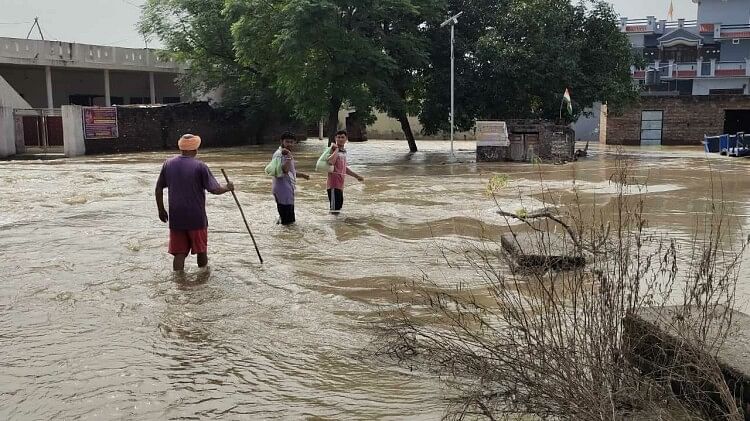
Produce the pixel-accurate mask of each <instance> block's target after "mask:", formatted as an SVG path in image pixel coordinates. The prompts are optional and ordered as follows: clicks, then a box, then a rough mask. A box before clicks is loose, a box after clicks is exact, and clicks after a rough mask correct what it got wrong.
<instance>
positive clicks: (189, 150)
mask: <svg viewBox="0 0 750 421" xmlns="http://www.w3.org/2000/svg"><path fill="white" fill-rule="evenodd" d="M200 144H201V138H200V137H199V136H195V135H192V134H186V135H183V136H182V137H181V138H180V140H179V142H178V146H179V147H180V151H181V155H178V156H175V157H174V158H170V159H168V160H167V161H166V162H164V165H163V166H162V167H161V174H159V179H158V180H157V182H156V206H157V207H158V209H159V219H161V221H162V222H167V221H169V253H170V254H172V255H173V256H174V262H173V263H172V268H173V269H174V270H175V271H182V270H183V269H184V268H185V258H187V256H188V254H190V253H191V252H192V254H197V255H198V267H205V266H206V265H208V218H207V217H206V191H208V192H209V193H211V194H224V193H226V192H229V191H233V190H234V186H233V185H232V183H231V182H230V183H227V185H226V186H224V187H222V186H221V185H220V184H219V182H218V181H216V178H214V176H213V174H211V171H210V170H209V169H208V166H207V165H206V164H204V163H203V162H201V161H199V160H197V159H196V158H195V156H196V155H197V154H198V148H199V147H200ZM164 188H168V189H169V213H168V214H167V210H166V209H165V208H164Z"/></svg>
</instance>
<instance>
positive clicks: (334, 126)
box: [328, 96, 342, 146]
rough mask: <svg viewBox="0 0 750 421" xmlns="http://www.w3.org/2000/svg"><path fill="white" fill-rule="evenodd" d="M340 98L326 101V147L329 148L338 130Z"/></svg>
mask: <svg viewBox="0 0 750 421" xmlns="http://www.w3.org/2000/svg"><path fill="white" fill-rule="evenodd" d="M341 102H342V101H341V98H338V97H335V96H334V97H331V98H330V99H329V100H328V146H331V143H333V141H334V139H335V138H336V132H337V131H338V129H339V111H340V110H341Z"/></svg>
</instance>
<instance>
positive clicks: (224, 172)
mask: <svg viewBox="0 0 750 421" xmlns="http://www.w3.org/2000/svg"><path fill="white" fill-rule="evenodd" d="M221 173H222V174H224V179H225V180H227V183H229V177H227V173H226V171H224V168H222V169H221ZM232 197H234V202H235V203H237V207H238V208H239V209H240V215H242V221H243V222H245V228H247V232H248V233H249V234H250V238H252V239H253V245H254V246H255V252H256V253H258V259H260V263H261V264H263V258H262V257H261V256H260V250H259V249H258V243H256V242H255V236H254V235H253V232H252V231H250V225H248V223H247V219H246V218H245V212H243V211H242V206H241V205H240V201H239V200H238V199H237V195H236V194H234V191H232Z"/></svg>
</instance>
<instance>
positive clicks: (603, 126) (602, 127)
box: [599, 104, 608, 145]
mask: <svg viewBox="0 0 750 421" xmlns="http://www.w3.org/2000/svg"><path fill="white" fill-rule="evenodd" d="M607 112H608V110H607V104H602V105H601V107H600V108H599V143H600V144H602V145H606V144H607Z"/></svg>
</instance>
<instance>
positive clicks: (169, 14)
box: [139, 0, 288, 123]
mask: <svg viewBox="0 0 750 421" xmlns="http://www.w3.org/2000/svg"><path fill="white" fill-rule="evenodd" d="M224 6H225V5H224V0H148V1H147V2H146V4H145V5H144V7H143V13H142V16H141V20H140V23H139V29H140V31H141V33H143V34H144V35H146V36H147V37H149V38H158V39H159V40H161V41H162V43H163V44H164V53H165V54H168V55H170V56H171V57H172V58H174V59H175V60H178V61H182V62H185V63H186V64H187V68H186V71H185V73H183V74H182V75H180V76H179V85H180V87H181V90H182V91H183V92H184V93H185V95H186V96H192V95H195V94H209V93H212V92H218V93H220V95H221V103H222V106H225V107H230V108H231V107H236V108H240V109H242V110H245V111H246V112H247V114H248V117H251V118H254V119H255V120H257V121H258V122H259V123H262V122H263V121H265V120H266V119H267V117H268V116H269V115H271V114H273V113H276V114H278V113H286V115H288V110H286V109H285V107H284V104H283V103H282V102H281V101H280V100H279V99H278V97H277V95H275V93H274V92H273V90H271V89H269V88H268V84H269V82H268V81H267V80H265V79H264V78H263V73H262V71H261V69H259V68H258V66H256V65H255V64H254V63H248V62H241V61H240V60H238V57H237V55H236V53H235V45H234V38H233V37H232V33H231V28H232V23H233V21H232V19H231V18H230V16H228V15H227V14H226V13H225V10H224Z"/></svg>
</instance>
